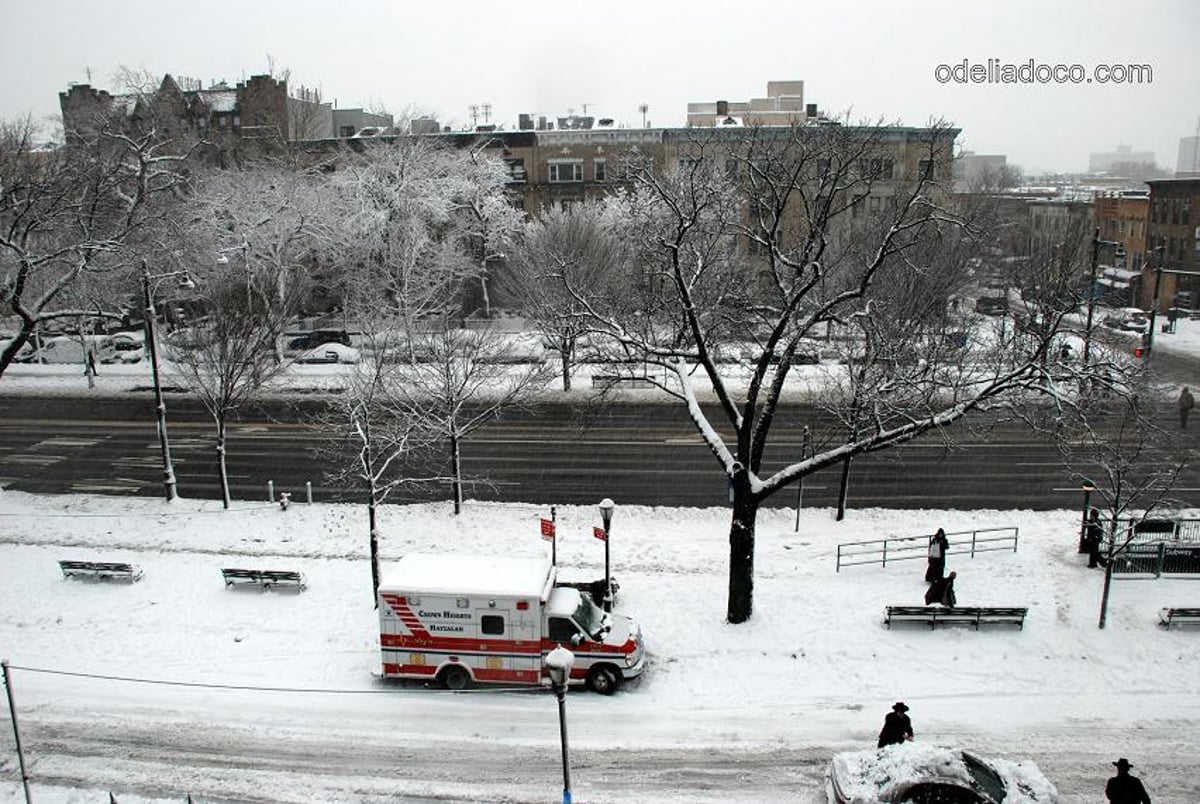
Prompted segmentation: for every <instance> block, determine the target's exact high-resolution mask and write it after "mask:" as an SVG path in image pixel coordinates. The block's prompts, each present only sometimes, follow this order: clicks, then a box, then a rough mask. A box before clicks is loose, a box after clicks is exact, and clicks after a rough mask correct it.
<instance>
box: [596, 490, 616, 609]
mask: <svg viewBox="0 0 1200 804" xmlns="http://www.w3.org/2000/svg"><path fill="white" fill-rule="evenodd" d="M598 507H599V508H600V519H602V520H603V521H604V610H605V611H612V573H611V572H610V571H609V566H608V550H609V547H608V543H609V541H611V539H610V536H611V535H612V530H611V525H612V515H613V509H614V508H616V507H617V504H616V503H614V502H613V501H612V500H611V499H609V498H608V497H605V498H604V499H603V500H601V501H600V505H599V506H598Z"/></svg>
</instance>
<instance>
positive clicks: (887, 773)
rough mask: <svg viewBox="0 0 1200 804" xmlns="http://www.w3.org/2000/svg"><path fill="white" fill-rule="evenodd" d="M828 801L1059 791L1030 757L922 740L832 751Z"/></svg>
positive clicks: (1014, 803) (1043, 795) (993, 801)
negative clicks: (991, 754) (987, 755)
mask: <svg viewBox="0 0 1200 804" xmlns="http://www.w3.org/2000/svg"><path fill="white" fill-rule="evenodd" d="M825 780H826V792H827V793H828V796H829V801H830V802H831V804H876V802H881V803H882V804H935V803H936V804H1000V802H1003V803H1004V804H1044V803H1045V802H1049V804H1054V803H1055V802H1057V801H1058V790H1057V789H1055V787H1054V785H1053V784H1052V783H1051V782H1050V780H1049V779H1047V778H1046V777H1045V776H1044V775H1042V772H1041V770H1039V769H1038V766H1037V765H1035V764H1034V763H1033V762H1032V761H1029V760H1026V761H1022V762H1012V761H1009V760H1005V759H983V758H982V757H979V756H977V755H976V754H973V753H971V752H970V751H965V750H962V749H960V748H945V747H940V746H936V745H930V744H926V743H923V742H907V743H901V744H899V745H888V746H885V747H883V748H879V749H871V750H867V751H848V752H845V753H842V754H836V755H835V756H834V757H833V759H832V760H831V761H830V763H829V772H828V774H827V775H826V777H825Z"/></svg>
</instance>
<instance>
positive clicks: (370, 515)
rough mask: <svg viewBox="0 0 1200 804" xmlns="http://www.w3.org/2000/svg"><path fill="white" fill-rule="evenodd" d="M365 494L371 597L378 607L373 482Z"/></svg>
mask: <svg viewBox="0 0 1200 804" xmlns="http://www.w3.org/2000/svg"><path fill="white" fill-rule="evenodd" d="M367 494H368V496H367V523H368V524H369V525H370V527H371V599H372V600H373V601H374V604H375V608H379V500H378V497H377V493H376V490H375V484H374V483H372V484H371V488H370V490H369V491H368V493H367Z"/></svg>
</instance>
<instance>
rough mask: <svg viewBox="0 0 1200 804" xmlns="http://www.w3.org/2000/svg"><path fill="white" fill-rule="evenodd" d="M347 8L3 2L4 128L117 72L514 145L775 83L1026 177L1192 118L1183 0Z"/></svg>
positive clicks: (657, 115)
mask: <svg viewBox="0 0 1200 804" xmlns="http://www.w3.org/2000/svg"><path fill="white" fill-rule="evenodd" d="M197 9H199V10H197ZM350 11H352V12H353V13H349V12H350ZM346 12H347V13H340V9H338V8H336V7H335V8H330V7H329V6H328V5H325V4H322V5H317V4H315V3H312V2H310V0H292V2H282V0H263V1H262V2H255V3H253V4H239V3H234V2H231V0H211V1H210V2H209V3H206V4H205V5H204V6H201V7H197V6H186V7H185V6H174V5H172V4H164V3H161V2H151V0H128V2H119V3H118V2H113V0H99V1H98V2H83V1H82V0H57V1H56V0H51V1H50V2H46V3H39V4H32V3H20V4H10V5H9V6H8V7H7V8H6V9H5V15H4V18H5V23H6V29H7V32H8V34H9V35H8V37H6V40H7V41H6V47H5V48H4V49H3V51H0V71H2V72H3V74H4V75H6V76H8V77H9V80H8V81H6V82H5V86H4V88H3V89H2V90H0V118H3V119H5V120H11V119H14V118H16V117H20V116H23V115H25V114H32V115H33V116H34V117H35V118H37V119H39V120H44V119H46V118H48V117H50V116H54V115H57V114H58V93H59V92H64V91H66V90H67V88H68V86H69V85H70V84H72V83H90V84H92V85H93V86H95V87H98V88H103V89H107V90H110V91H114V92H116V91H119V90H120V87H119V86H118V85H117V84H116V83H115V81H114V77H115V74H116V73H117V72H118V69H119V68H120V67H122V66H125V67H128V68H131V69H134V70H143V71H145V72H146V73H148V74H150V75H153V76H155V77H156V78H161V77H162V75H163V74H165V73H170V74H172V75H175V76H183V77H191V78H196V79H199V80H200V81H201V82H202V83H203V84H204V86H208V85H209V84H210V83H211V82H212V81H214V80H225V81H227V82H229V83H236V82H237V81H239V80H244V79H245V78H247V77H249V76H250V75H255V74H264V73H271V72H273V73H275V74H276V75H279V74H281V73H283V72H285V71H287V72H289V73H290V85H291V86H292V88H295V89H298V88H299V87H301V86H304V87H307V88H309V89H319V90H320V91H321V94H322V96H323V99H324V100H326V101H328V102H330V103H335V104H336V105H337V106H338V107H339V108H353V107H365V108H385V109H386V110H387V111H389V112H392V113H393V114H402V113H404V112H405V111H406V110H411V109H416V110H419V111H423V112H428V113H430V114H432V115H434V116H435V117H437V118H438V119H439V120H440V121H441V122H442V123H443V124H446V125H451V126H455V127H463V126H467V125H469V124H470V123H471V107H472V106H474V107H477V109H478V122H484V119H483V113H482V107H483V105H484V104H487V105H488V106H490V114H489V118H490V119H489V122H493V123H496V124H499V125H502V126H504V127H505V128H508V129H515V128H516V127H517V117H518V115H519V114H522V113H528V114H533V115H535V116H536V115H545V116H547V117H548V118H553V117H557V116H563V115H566V114H567V113H568V112H569V111H571V110H573V111H574V112H576V113H583V112H584V109H585V107H586V110H587V113H589V114H594V115H596V116H597V117H612V118H614V119H615V120H616V121H617V122H618V123H621V124H625V125H628V126H640V125H642V122H643V119H644V120H646V121H647V122H649V124H650V125H653V126H682V125H684V122H685V120H686V115H687V104H688V103H695V102H706V103H711V102H715V101H717V100H729V101H731V102H736V101H745V100H748V99H750V98H753V97H763V96H764V95H765V91H766V87H767V82H768V81H788V80H799V81H803V82H804V95H805V101H806V102H809V103H816V104H817V105H818V106H819V107H820V109H821V111H822V112H825V113H827V114H829V115H831V116H835V117H837V116H842V115H845V116H847V117H848V118H849V119H850V120H852V121H855V122H859V121H884V122H898V123H902V124H905V125H917V126H920V125H926V124H927V123H928V122H929V121H930V120H932V119H936V118H944V119H946V120H948V121H950V122H951V123H953V124H954V125H955V126H958V127H959V128H961V129H962V135H961V136H960V138H959V143H960V146H961V147H962V148H964V149H966V150H971V151H974V152H976V153H979V154H1003V155H1005V156H1007V158H1008V163H1009V164H1010V165H1016V166H1019V167H1020V168H1022V169H1023V170H1025V171H1026V172H1027V173H1039V172H1045V171H1062V172H1082V171H1084V170H1086V169H1087V168H1088V162H1089V157H1090V155H1091V154H1093V153H1105V152H1112V151H1115V150H1116V149H1117V147H1118V146H1119V145H1128V146H1130V148H1131V150H1132V151H1134V152H1147V151H1148V152H1152V153H1153V154H1154V156H1155V161H1156V162H1157V164H1158V165H1159V166H1161V167H1162V168H1164V169H1167V170H1174V169H1175V166H1176V165H1175V163H1176V161H1177V158H1176V157H1177V154H1178V152H1179V141H1180V139H1182V138H1184V137H1191V136H1195V135H1196V129H1197V123H1198V118H1200V82H1198V81H1197V80H1196V77H1197V76H1200V48H1197V47H1196V41H1197V34H1198V33H1200V3H1195V2H1193V0H1159V2H1155V3H1152V4H1145V5H1144V6H1139V7H1137V8H1136V9H1135V8H1133V7H1132V6H1130V5H1129V4H1128V3H1126V2H1117V0H1092V1H1091V2H1085V1H1084V0H1062V1H1061V2H1057V3H1054V4H1044V3H1041V2H1035V1H1034V0H1006V1H1005V2H977V3H972V4H968V5H966V6H964V5H963V4H961V3H958V2H948V1H947V0H929V2H925V3H922V4H920V6H918V7H913V6H909V5H905V4H895V3H885V2H882V1H881V0H869V1H868V2H860V3H856V4H843V5H840V6H836V7H826V6H813V5H809V4H778V3H773V2H769V0H746V2H743V3H742V4H740V5H739V6H737V7H736V8H734V7H730V6H727V5H724V4H722V5H717V4H715V3H714V4H708V3H703V2H702V3H695V2H689V3H682V2H678V1H677V0H668V1H667V2H663V3H655V4H647V3H636V2H632V0H613V2H612V3H610V4H607V5H606V6H605V7H604V9H603V13H600V12H599V11H597V10H596V9H591V8H586V9H585V8H584V7H582V6H576V5H562V4H553V3H546V2H541V1H540V0H513V2H510V3H508V4H505V5H504V6H503V7H497V6H494V5H490V4H489V5H485V4H482V3H472V2H469V1H468V2H466V3H460V4H455V5H453V6H449V5H443V6H436V7H426V6H422V7H420V8H413V7H409V6H406V5H403V4H396V3H386V2H378V0H363V2H360V3H358V4H356V5H355V6H353V7H352V9H351V8H349V7H348V8H347V9H346ZM468 22H469V24H466V23H468ZM643 104H645V105H646V106H648V107H649V108H648V110H647V111H646V112H645V113H644V114H643V112H642V111H641V106H642V105H643Z"/></svg>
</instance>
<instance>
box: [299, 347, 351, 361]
mask: <svg viewBox="0 0 1200 804" xmlns="http://www.w3.org/2000/svg"><path fill="white" fill-rule="evenodd" d="M358 359H359V354H358V350H357V349H355V348H354V347H352V346H346V345H345V344H343V343H336V342H335V343H323V344H321V345H320V346H316V347H314V348H312V349H309V350H308V351H307V352H305V353H304V354H302V355H300V356H299V357H297V358H296V362H297V363H357V362H358Z"/></svg>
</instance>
